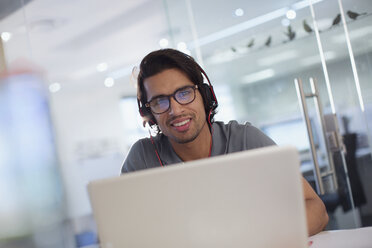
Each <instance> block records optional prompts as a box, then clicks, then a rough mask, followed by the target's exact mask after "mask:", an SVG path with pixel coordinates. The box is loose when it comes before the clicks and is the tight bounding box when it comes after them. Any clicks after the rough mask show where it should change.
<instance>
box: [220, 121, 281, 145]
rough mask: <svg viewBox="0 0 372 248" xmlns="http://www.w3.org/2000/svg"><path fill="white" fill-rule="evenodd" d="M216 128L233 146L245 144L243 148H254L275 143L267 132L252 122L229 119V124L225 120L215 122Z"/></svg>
mask: <svg viewBox="0 0 372 248" xmlns="http://www.w3.org/2000/svg"><path fill="white" fill-rule="evenodd" d="M215 128H216V129H219V132H221V134H220V136H224V137H226V140H227V141H228V142H229V143H231V144H230V145H233V146H243V148H242V149H252V148H258V147H263V146H269V145H274V144H275V142H274V141H272V140H271V139H270V138H269V137H268V136H267V135H266V134H264V133H263V132H262V131H261V130H259V129H258V128H256V127H255V126H253V125H252V124H251V123H250V122H245V123H244V124H241V123H239V122H237V121H236V120H232V121H229V122H228V123H227V124H225V123H223V122H215Z"/></svg>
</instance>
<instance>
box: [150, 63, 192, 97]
mask: <svg viewBox="0 0 372 248" xmlns="http://www.w3.org/2000/svg"><path fill="white" fill-rule="evenodd" d="M143 83H144V88H145V91H146V95H147V99H150V98H152V97H155V96H158V95H169V94H173V93H174V92H175V91H176V90H177V89H179V88H182V87H185V86H188V85H194V83H193V82H191V81H190V79H189V78H188V77H187V76H186V75H185V74H184V73H182V72H181V71H179V70H177V69H168V70H165V71H162V72H160V73H158V74H155V75H153V76H151V77H148V78H146V79H145V80H144V82H143Z"/></svg>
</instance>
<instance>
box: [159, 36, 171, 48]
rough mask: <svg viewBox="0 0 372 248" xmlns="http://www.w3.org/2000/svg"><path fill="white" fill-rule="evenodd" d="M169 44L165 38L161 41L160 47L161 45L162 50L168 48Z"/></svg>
mask: <svg viewBox="0 0 372 248" xmlns="http://www.w3.org/2000/svg"><path fill="white" fill-rule="evenodd" d="M168 44H169V41H168V40H167V39H165V38H163V39H161V40H160V41H159V45H160V47H161V48H166V47H167V46H168Z"/></svg>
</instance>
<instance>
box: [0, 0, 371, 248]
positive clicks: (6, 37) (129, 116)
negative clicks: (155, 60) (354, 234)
mask: <svg viewBox="0 0 372 248" xmlns="http://www.w3.org/2000/svg"><path fill="white" fill-rule="evenodd" d="M371 23H372V2H371V1H370V0H312V1H310V0H309V1H308V0H303V1H297V0H263V1H248V0H245V1H243V0H230V1H223V0H217V1H216V0H201V1H196V0H136V1H134V0H128V1H120V0H111V1H103V0H64V1H57V0H0V33H1V39H0V247H7V248H8V247H97V230H96V227H95V224H94V220H93V217H92V209H91V206H90V203H89V198H88V194H87V190H86V186H87V183H88V182H89V181H91V180H95V179H100V178H106V177H111V176H117V175H119V172H120V168H121V165H122V162H123V160H124V159H125V156H126V154H127V152H128V150H129V148H130V146H131V144H132V143H133V142H134V141H136V140H137V139H138V138H141V137H145V136H148V135H149V134H148V131H147V129H144V128H142V125H141V119H140V117H139V114H138V112H137V103H136V96H135V95H136V88H135V84H136V79H135V70H134V73H132V71H133V67H135V66H136V65H138V64H139V62H140V60H141V59H142V58H143V56H145V55H146V54H147V53H149V52H150V51H153V50H156V49H160V48H166V47H170V48H176V49H179V50H181V51H183V52H186V53H188V54H190V55H192V56H193V57H194V58H195V59H196V60H197V61H198V62H199V63H200V64H201V65H202V66H203V67H204V68H205V70H206V72H207V73H208V75H209V77H210V79H211V81H212V84H213V85H214V88H215V91H216V94H217V98H218V99H219V105H220V106H219V112H218V114H217V115H216V120H223V121H225V122H227V121H229V120H231V119H236V120H238V121H240V122H246V121H249V122H251V123H252V124H254V125H255V126H257V127H259V128H261V129H262V130H263V131H264V132H265V133H267V134H268V135H269V136H270V137H272V138H273V139H274V141H276V142H277V143H278V144H279V145H285V144H291V145H294V146H296V147H297V148H298V150H299V151H300V154H301V160H302V162H301V171H302V173H303V175H304V176H305V177H306V179H307V180H308V181H309V182H310V183H311V185H312V186H313V187H314V189H315V190H317V192H318V194H319V195H321V197H322V199H323V200H324V201H325V203H326V205H327V210H328V213H329V215H330V217H331V219H330V223H329V225H328V227H327V228H328V229H344V228H356V227H362V226H370V225H372V181H371V180H370V178H372V161H371V151H372V143H371V142H372V138H371V137H372V131H371V128H372V127H371V125H372V25H371ZM295 78H297V82H300V83H298V84H297V86H296V84H295V82H294V81H295ZM310 78H312V79H310ZM311 80H312V81H314V82H316V84H317V86H318V89H319V97H315V96H314V94H313V95H311V94H310V93H311V87H310V81H311ZM301 82H302V84H303V90H304V91H305V93H306V94H307V97H306V99H305V105H306V106H307V111H306V112H304V111H303V108H302V106H303V105H304V102H302V104H300V102H301V101H300V98H301V97H299V96H301V94H300V92H301V89H302V88H301ZM296 87H297V88H296ZM299 87H300V88H301V89H300V90H299ZM314 99H317V100H318V102H319V103H320V104H319V105H320V109H319V107H317V105H316V104H315V103H316V102H314V101H313V100H314ZM319 112H321V113H322V115H321V118H319V115H318V113H319ZM305 117H307V120H308V124H310V126H309V125H308V126H307V124H306V118H305ZM322 121H323V122H322ZM309 129H310V130H311V133H312V138H311V139H310V138H309V135H308V132H309V131H308V130H309ZM311 141H312V144H313V145H311ZM312 149H313V153H312V152H311V151H312ZM314 154H315V155H314ZM314 160H316V162H314ZM314 164H317V166H318V172H317V169H314V168H315V167H314ZM317 175H318V176H317ZM319 181H320V182H319ZM263 183H264V182H263Z"/></svg>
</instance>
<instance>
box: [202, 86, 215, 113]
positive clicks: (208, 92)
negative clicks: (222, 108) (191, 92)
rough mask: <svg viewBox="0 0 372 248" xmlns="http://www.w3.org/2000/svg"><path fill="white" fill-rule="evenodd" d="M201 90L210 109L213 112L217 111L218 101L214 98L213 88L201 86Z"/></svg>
mask: <svg viewBox="0 0 372 248" xmlns="http://www.w3.org/2000/svg"><path fill="white" fill-rule="evenodd" d="M200 90H201V91H202V92H203V95H204V97H205V100H206V103H207V105H208V109H209V110H212V111H213V110H215V109H216V108H217V101H216V99H215V97H214V92H213V88H212V87H211V86H209V85H208V84H201V85H200Z"/></svg>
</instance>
